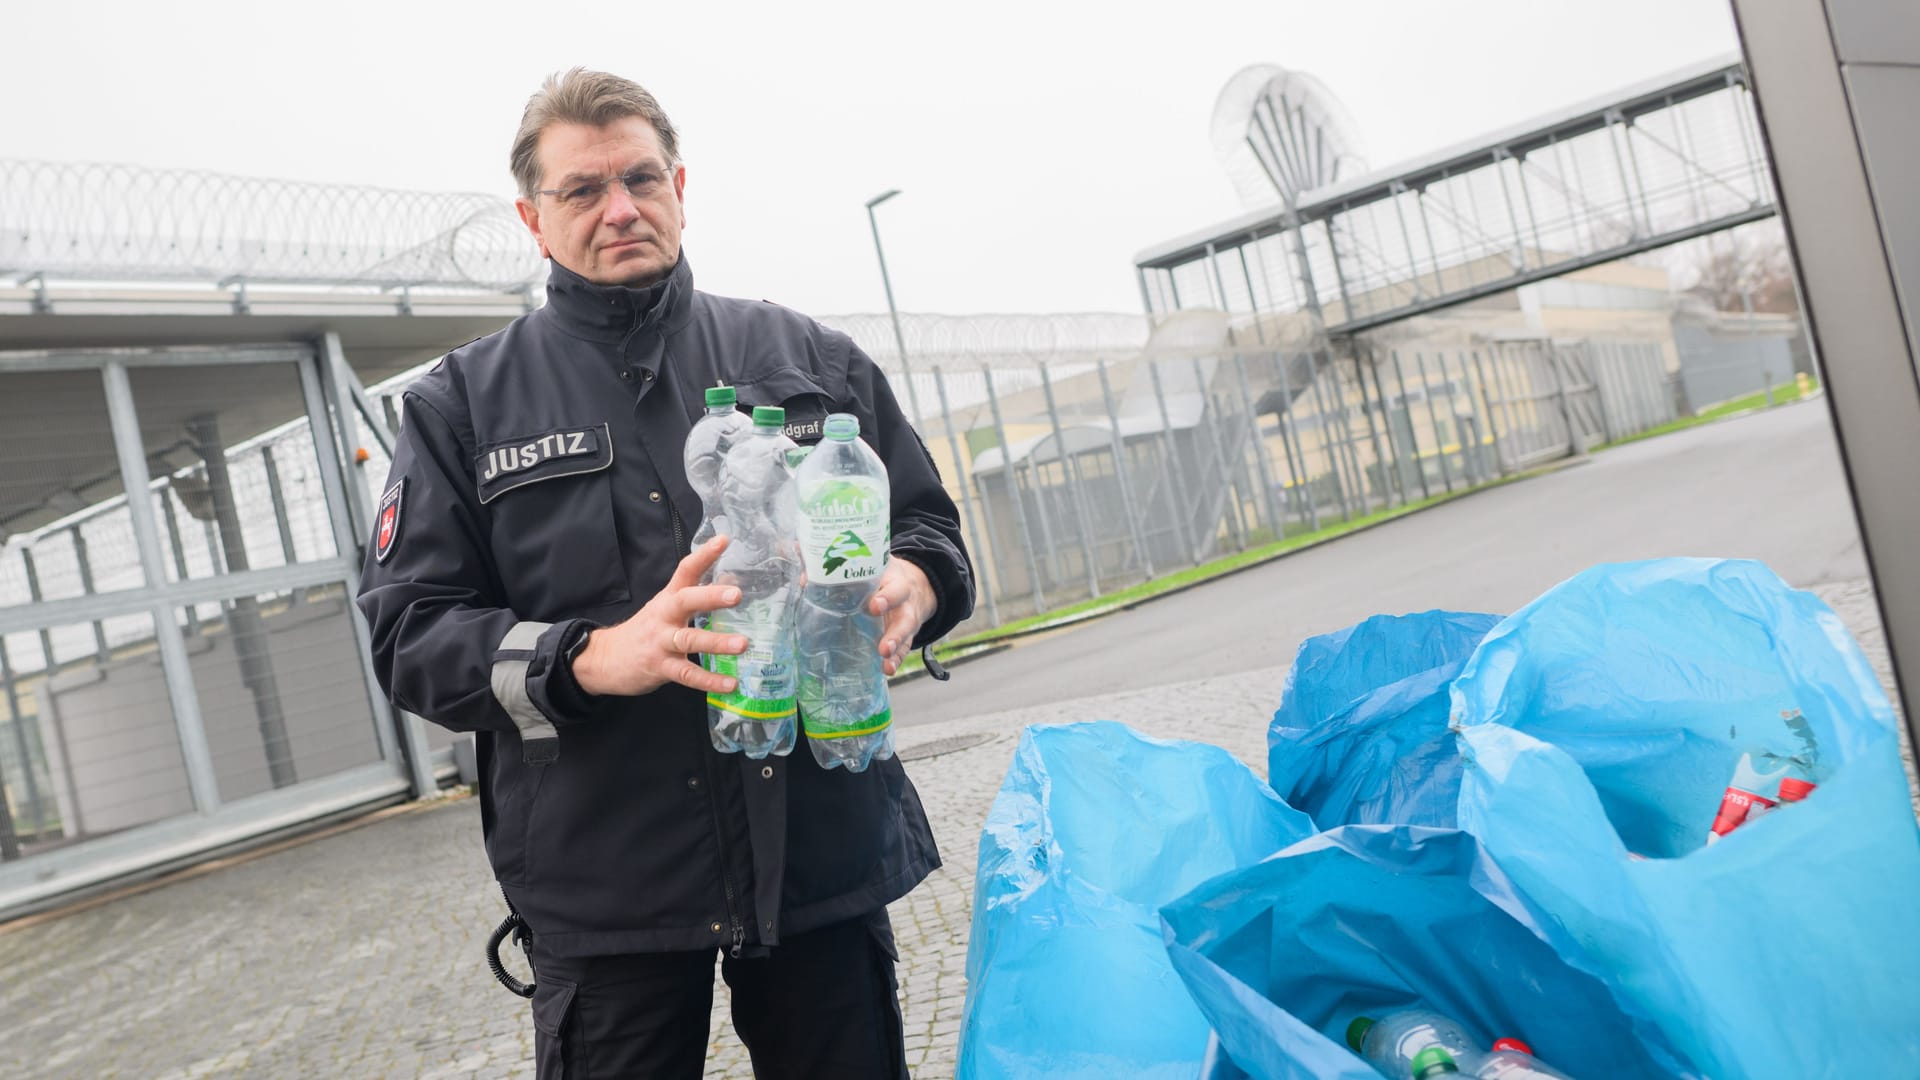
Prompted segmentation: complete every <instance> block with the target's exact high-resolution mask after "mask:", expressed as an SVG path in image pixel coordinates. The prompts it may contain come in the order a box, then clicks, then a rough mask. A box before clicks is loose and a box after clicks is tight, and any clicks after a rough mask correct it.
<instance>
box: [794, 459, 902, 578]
mask: <svg viewBox="0 0 1920 1080" xmlns="http://www.w3.org/2000/svg"><path fill="white" fill-rule="evenodd" d="M800 550H801V552H802V553H803V554H804V555H805V556H806V560H807V581H808V582H809V583H810V584H814V585H843V584H846V583H847V582H850V581H869V580H872V579H874V578H877V577H879V576H880V571H881V570H882V569H883V568H884V567H885V566H886V564H887V490H886V488H885V486H884V481H881V480H876V479H873V478H871V477H865V476H846V477H836V478H834V479H831V480H826V481H823V482H822V483H821V484H820V486H819V488H817V489H816V490H815V491H814V492H813V493H812V497H811V498H808V499H807V500H806V501H804V502H802V503H801V504H800Z"/></svg>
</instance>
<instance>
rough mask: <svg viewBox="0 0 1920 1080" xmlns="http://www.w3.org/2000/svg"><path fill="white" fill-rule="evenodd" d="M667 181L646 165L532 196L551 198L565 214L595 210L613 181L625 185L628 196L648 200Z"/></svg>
mask: <svg viewBox="0 0 1920 1080" xmlns="http://www.w3.org/2000/svg"><path fill="white" fill-rule="evenodd" d="M666 183H667V174H666V173H664V172H662V171H659V170H656V169H653V168H651V167H649V168H644V169H635V170H633V171H632V172H630V173H626V174H623V175H621V176H613V177H608V178H607V179H605V180H583V181H581V182H579V183H577V184H569V185H567V186H566V187H557V188H546V189H543V190H540V191H536V192H534V195H536V196H541V195H544V196H546V197H547V198H549V199H552V200H553V204H554V205H555V206H556V207H558V208H560V209H561V210H565V211H566V212H568V213H581V212H584V211H588V210H595V209H598V208H599V207H600V204H601V202H602V201H604V199H605V197H606V194H607V189H608V188H611V187H612V186H613V185H615V184H619V185H620V186H621V187H623V188H626V189H627V195H628V196H629V197H631V198H634V199H650V198H653V197H654V196H656V195H658V194H660V189H661V188H662V187H664V186H665V185H666Z"/></svg>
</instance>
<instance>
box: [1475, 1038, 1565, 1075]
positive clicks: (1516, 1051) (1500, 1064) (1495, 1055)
mask: <svg viewBox="0 0 1920 1080" xmlns="http://www.w3.org/2000/svg"><path fill="white" fill-rule="evenodd" d="M1473 1076H1474V1080H1573V1078H1572V1077H1570V1076H1568V1075H1567V1074H1566V1073H1563V1072H1561V1071H1560V1070H1558V1069H1554V1068H1550V1067H1548V1066H1547V1065H1546V1064H1545V1063H1544V1062H1542V1061H1541V1060H1540V1059H1539V1058H1537V1057H1534V1056H1533V1047H1531V1046H1528V1045H1527V1044H1526V1043H1523V1042H1521V1041H1520V1040H1519V1039H1500V1040H1498V1041H1496V1042H1495V1043H1494V1044H1493V1052H1492V1053H1490V1054H1488V1055H1487V1056H1486V1057H1483V1058H1481V1059H1480V1060H1479V1061H1478V1062H1477V1063H1475V1065H1474V1070H1473Z"/></svg>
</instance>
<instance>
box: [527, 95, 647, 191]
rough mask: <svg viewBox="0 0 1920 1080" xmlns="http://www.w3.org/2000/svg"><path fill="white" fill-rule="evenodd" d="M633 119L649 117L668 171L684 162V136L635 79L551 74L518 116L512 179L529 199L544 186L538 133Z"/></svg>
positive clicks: (601, 125)
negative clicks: (566, 126) (559, 126)
mask: <svg viewBox="0 0 1920 1080" xmlns="http://www.w3.org/2000/svg"><path fill="white" fill-rule="evenodd" d="M629 116H643V117H646V119H647V122H648V123H650V124H652V125H653V130H654V132H655V133H656V134H658V135H659V136H660V149H661V150H662V151H664V152H665V153H666V155H667V162H666V164H667V167H668V168H673V167H674V166H676V165H678V164H680V136H679V135H678V134H677V133H676V132H675V131H674V130H673V121H672V120H669V119H667V112H666V110H665V109H662V108H661V107H660V102H659V101H657V100H655V98H654V96H653V95H652V94H650V93H648V92H647V88H646V87H644V86H641V85H640V84H639V83H637V82H634V81H632V80H631V79H623V78H621V77H620V76H618V75H609V74H607V73H606V72H604V71H588V70H587V69H586V68H578V67H577V68H571V69H569V70H567V71H561V72H555V73H554V74H552V75H549V76H547V81H546V82H544V83H541V84H540V89H539V90H538V91H536V92H535V93H534V95H533V96H532V97H530V98H528V99H527V110H526V112H524V113H522V114H521V115H520V130H519V132H517V133H516V134H515V135H514V137H513V152H512V153H511V154H510V155H509V156H508V158H507V164H508V168H510V169H512V170H513V181H514V183H515V184H517V185H518V186H519V188H520V194H521V195H524V196H525V197H527V198H528V199H531V198H533V195H534V192H535V191H537V190H539V187H540V158H539V154H538V151H539V149H540V133H541V132H543V131H545V130H546V129H547V127H548V125H550V124H585V125H587V126H588V127H605V126H607V125H608V124H611V123H613V122H614V121H615V120H622V119H625V118H626V117H629Z"/></svg>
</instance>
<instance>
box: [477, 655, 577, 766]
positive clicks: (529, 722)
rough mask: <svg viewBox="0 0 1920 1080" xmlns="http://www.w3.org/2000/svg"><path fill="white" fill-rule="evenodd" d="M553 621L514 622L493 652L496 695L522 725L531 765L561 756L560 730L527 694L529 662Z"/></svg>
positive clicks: (516, 724) (523, 744)
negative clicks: (555, 727)
mask: <svg viewBox="0 0 1920 1080" xmlns="http://www.w3.org/2000/svg"><path fill="white" fill-rule="evenodd" d="M552 625H553V624H552V623H543V622H523V623H515V624H514V626H513V629H511V630H509V631H507V636H506V637H503V638H501V639H500V647H499V648H498V649H495V650H494V653H493V678H492V683H493V697H494V700H496V701H498V702H499V703H500V707H501V708H502V709H505V710H506V711H507V715H508V716H509V717H511V718H512V719H513V726H514V727H516V728H519V729H520V746H521V751H522V753H523V755H524V757H525V760H526V763H527V764H529V765H549V764H552V763H553V762H555V761H558V760H559V759H560V732H559V731H557V730H555V729H554V726H553V722H552V721H550V720H548V719H547V717H546V714H544V713H542V712H541V711H540V709H539V708H538V707H537V706H535V705H534V703H533V698H532V697H531V696H529V695H528V694H527V665H528V664H530V663H532V662H533V656H534V649H535V647H536V646H537V645H539V643H540V635H541V634H544V633H546V631H547V628H548V627H550V626H552Z"/></svg>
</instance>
